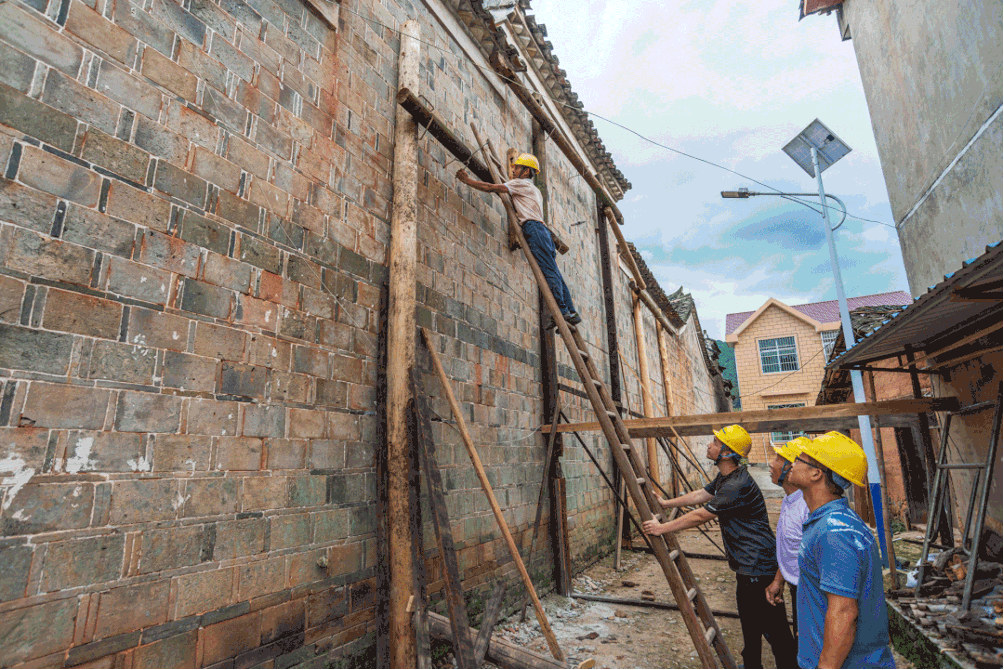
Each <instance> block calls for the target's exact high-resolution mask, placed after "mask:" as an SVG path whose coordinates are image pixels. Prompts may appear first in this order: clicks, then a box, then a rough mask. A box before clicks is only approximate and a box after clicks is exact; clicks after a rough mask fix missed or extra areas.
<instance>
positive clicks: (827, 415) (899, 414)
mask: <svg viewBox="0 0 1004 670" xmlns="http://www.w3.org/2000/svg"><path fill="white" fill-rule="evenodd" d="M958 408H959V401H958V399H956V398H920V399H912V398H911V399H906V400H883V401H880V402H874V403H869V402H864V403H848V404H845V405H811V406H809V407H790V408H787V409H769V410H754V411H749V412H722V413H718V414H693V415H687V416H671V417H661V418H657V419H630V420H627V421H625V422H624V425H625V426H627V429H628V431H629V433H630V435H631V437H632V438H637V437H669V436H671V435H674V434H676V435H681V436H683V435H687V436H691V435H710V434H711V431H712V430H718V429H721V428H723V427H724V426H727V425H730V424H733V423H738V424H740V425H741V426H742V427H743V428H745V429H746V430H747V431H748V432H750V433H772V432H782V431H790V430H804V431H806V432H810V433H817V432H827V431H830V430H847V429H850V428H857V427H858V420H857V417H858V415H861V414H867V415H869V416H872V417H875V418H876V419H877V420H878V423H879V424H880V425H882V426H886V427H889V426H892V427H899V426H909V425H913V424H914V423H915V421H916V415H917V414H918V413H926V412H947V411H955V410H957V409H958ZM541 430H542V431H543V432H544V433H549V432H550V430H551V427H550V426H547V425H545V426H542V427H541ZM556 430H558V431H560V432H562V433H569V432H577V433H584V432H593V431H597V430H600V424H599V423H598V422H595V421H590V422H584V423H563V424H559V425H558V427H557V428H556ZM674 431H675V432H674Z"/></svg>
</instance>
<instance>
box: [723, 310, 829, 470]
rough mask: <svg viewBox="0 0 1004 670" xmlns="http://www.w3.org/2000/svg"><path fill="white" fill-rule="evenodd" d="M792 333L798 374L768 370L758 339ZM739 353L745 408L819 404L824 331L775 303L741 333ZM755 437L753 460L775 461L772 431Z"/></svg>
mask: <svg viewBox="0 0 1004 670" xmlns="http://www.w3.org/2000/svg"><path fill="white" fill-rule="evenodd" d="M790 336H794V337H795V346H796V348H797V349H798V364H799V369H798V370H797V371H795V372H794V373H792V372H775V373H764V372H763V371H762V369H761V366H760V350H759V347H758V345H757V341H758V340H761V339H765V338H773V337H790ZM735 352H736V369H737V372H738V376H739V391H740V393H741V395H742V405H743V410H744V411H754V410H758V409H767V407H768V406H769V405H787V404H795V403H804V404H805V405H807V406H808V405H815V404H816V395H817V394H818V393H819V386H820V384H821V383H822V381H823V370H824V367H825V364H826V361H825V360H824V357H823V353H822V352H823V342H822V339H821V337H820V334H819V333H817V332H816V329H815V328H814V327H813V326H812V325H810V324H809V323H807V322H806V321H804V320H802V319H799V318H797V317H795V316H792V315H791V314H789V313H788V312H786V311H785V310H783V309H781V308H780V307H776V306H773V305H772V306H770V307H768V308H767V309H766V310H764V311H763V313H762V314H760V316H759V317H757V319H756V321H754V322H753V323H751V324H750V325H749V326H747V328H746V329H745V330H743V332H742V333H740V334H739V341H738V342H737V343H736V345H735ZM752 438H753V447H752V449H751V450H750V454H749V460H750V462H761V463H769V462H770V461H771V460H773V458H774V451H773V449H771V443H770V434H769V433H763V434H755V435H752Z"/></svg>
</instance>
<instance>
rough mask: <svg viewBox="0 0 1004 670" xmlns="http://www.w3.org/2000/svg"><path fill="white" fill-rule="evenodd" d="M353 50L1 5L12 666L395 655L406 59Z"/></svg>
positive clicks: (276, 19) (204, 19) (309, 34)
mask: <svg viewBox="0 0 1004 670" xmlns="http://www.w3.org/2000/svg"><path fill="white" fill-rule="evenodd" d="M343 28H344V29H343V31H342V32H341V34H340V35H336V31H334V30H332V29H331V27H329V26H328V25H326V24H325V23H324V22H322V21H321V20H320V19H319V18H318V17H317V15H315V14H314V13H313V12H312V11H310V10H308V9H307V8H306V6H305V5H304V4H303V3H302V2H297V1H293V0H286V1H284V2H280V3H279V4H276V3H273V2H272V1H271V0H250V2H249V3H248V4H245V3H244V2H241V1H240V0H228V1H226V2H223V3H221V4H214V3H212V2H193V3H190V4H186V5H185V8H183V7H181V6H179V5H178V4H177V3H175V2H172V1H171V0H153V1H152V2H147V3H145V4H133V3H130V2H129V1H128V0H98V1H97V2H96V3H95V2H80V1H79V0H72V1H70V0H65V1H60V0H53V1H52V2H49V3H46V2H45V0H37V1H33V2H29V3H26V4H22V3H19V2H7V3H4V4H3V5H0V40H2V41H3V45H2V47H0V51H2V54H3V63H4V67H3V68H0V80H2V83H0V96H2V100H0V124H2V125H0V164H2V165H3V166H4V179H3V181H2V183H0V221H2V223H0V273H2V279H0V293H2V304H3V309H2V310H0V311H2V315H0V322H2V325H0V369H2V371H0V379H2V382H3V393H2V398H3V400H2V402H0V425H2V426H3V428H2V429H0V435H2V438H0V463H2V465H0V470H2V471H3V472H2V473H0V474H2V475H3V486H2V491H3V509H2V520H3V521H2V524H3V535H4V536H6V539H4V540H2V544H0V554H2V555H3V559H2V560H3V562H4V564H5V566H7V567H5V569H4V571H3V575H2V577H0V585H2V588H0V601H2V602H0V609H2V611H0V639H2V640H3V645H2V649H3V651H2V661H3V663H4V664H17V663H21V662H26V661H30V662H31V663H32V664H46V665H48V664H54V665H61V664H63V663H64V662H65V663H66V664H70V665H76V664H81V663H85V662H90V661H100V662H102V663H105V662H107V663H111V662H114V663H116V664H120V665H153V666H162V665H173V664H181V665H188V666H196V665H210V664H214V663H218V662H221V661H224V660H225V659H228V658H234V657H236V658H237V662H238V663H249V664H252V663H260V662H265V661H266V660H268V659H269V658H273V657H284V658H283V660H282V661H280V662H282V663H286V664H291V663H295V662H297V661H298V660H302V659H303V658H305V657H306V656H307V655H310V656H313V655H314V654H320V653H325V654H328V656H329V657H334V656H338V655H340V654H348V655H351V654H354V653H357V652H358V650H359V648H361V647H366V646H368V645H370V644H371V642H372V638H373V630H374V623H373V588H372V587H373V581H372V578H371V577H372V574H373V568H374V566H375V564H376V561H377V558H378V557H377V556H376V551H375V549H376V547H375V541H374V536H373V530H374V515H373V498H374V494H375V486H374V484H375V478H374V474H373V456H374V448H375V444H374V427H375V417H374V380H375V375H376V367H375V360H376V323H377V313H376V308H377V303H378V296H379V288H378V286H379V284H380V282H381V281H382V280H383V277H384V275H385V271H384V268H383V266H382V265H381V263H383V262H384V260H383V257H384V245H385V241H386V225H385V224H384V223H383V222H382V220H385V219H386V217H387V207H388V198H389V197H390V186H389V180H388V178H387V172H388V159H387V157H386V155H385V154H386V152H387V151H388V142H387V137H388V134H389V128H390V124H389V121H388V119H389V115H390V112H391V111H392V110H393V107H392V105H391V103H390V101H389V90H390V85H389V84H388V83H387V82H386V81H384V82H382V83H381V82H380V81H379V79H380V77H379V76H377V77H376V78H375V79H374V78H373V77H364V76H363V75H362V72H363V70H364V68H363V67H362V66H361V63H362V62H363V61H364V60H366V59H370V60H375V59H383V60H384V62H385V63H387V65H388V68H389V73H390V74H391V75H392V74H393V62H394V57H395V56H394V54H395V53H396V48H395V46H394V44H390V45H387V44H381V40H377V39H367V40H366V42H367V43H368V44H367V45H364V44H362V37H361V35H360V33H362V32H363V30H362V28H363V27H362V25H361V22H360V21H357V20H353V19H351V18H349V19H348V20H347V21H346V22H345V25H344V26H343ZM364 46H365V48H363V47H364ZM366 70H367V71H370V72H372V69H371V68H370V67H369V66H367V68H366ZM383 72H384V73H385V74H386V73H387V72H388V70H387V69H385V70H384V71H383ZM381 152H383V153H381ZM322 279H323V282H324V284H325V285H326V286H327V287H328V288H329V289H330V291H331V292H333V293H334V295H332V294H331V293H329V292H328V291H325V290H322V287H321V282H322ZM39 631H45V634H39ZM67 650H69V651H68V652H67ZM290 654H291V655H290ZM284 655H285V656H284ZM113 656H114V660H113ZM101 659H104V660H101Z"/></svg>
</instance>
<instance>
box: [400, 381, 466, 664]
mask: <svg viewBox="0 0 1004 670" xmlns="http://www.w3.org/2000/svg"><path fill="white" fill-rule="evenodd" d="M417 388H418V387H417V385H416V389H417ZM429 413H430V412H429V408H428V399H427V398H418V397H416V398H415V438H416V439H415V441H416V442H417V445H416V446H417V447H418V449H419V450H420V451H421V453H422V455H423V457H424V458H423V459H422V460H423V461H424V465H425V483H426V488H427V491H428V494H429V509H430V510H431V511H432V523H433V527H434V528H435V531H436V543H437V545H438V546H439V560H440V561H442V563H443V587H444V591H445V592H446V604H447V607H448V608H449V612H450V621H452V622H453V653H454V656H455V657H456V659H457V664H458V665H459V666H460V667H471V668H473V667H478V664H477V663H475V662H474V642H473V640H472V639H471V637H470V635H469V626H470V623H469V619H468V618H467V604H466V603H465V602H464V588H463V586H462V585H461V582H460V566H459V564H458V563H457V550H456V545H455V544H454V542H453V528H452V527H451V526H450V516H449V513H448V512H447V510H446V494H445V493H444V491H443V477H442V474H441V473H440V471H439V461H438V460H437V459H436V445H435V443H434V442H433V441H432V423H431V422H430V420H429Z"/></svg>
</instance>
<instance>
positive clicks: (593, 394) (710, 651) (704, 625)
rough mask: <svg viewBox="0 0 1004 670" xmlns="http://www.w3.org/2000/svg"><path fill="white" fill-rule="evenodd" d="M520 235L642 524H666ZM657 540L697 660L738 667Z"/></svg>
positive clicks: (699, 597)
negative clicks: (654, 521)
mask: <svg viewBox="0 0 1004 670" xmlns="http://www.w3.org/2000/svg"><path fill="white" fill-rule="evenodd" d="M503 200H504V199H503ZM515 234H516V237H517V239H518V241H519V245H520V247H521V248H522V249H523V253H524V254H525V255H526V260H527V262H528V263H529V264H530V269H531V270H532V271H533V276H534V278H535V279H536V280H537V284H538V285H539V286H540V292H541V294H543V296H544V302H545V303H546V304H547V308H548V310H549V311H550V312H551V316H552V317H553V318H554V322H555V324H556V325H557V328H558V332H559V333H561V339H562V340H564V342H565V346H566V347H567V348H568V353H569V354H570V355H571V357H572V362H573V363H574V364H575V371H576V372H578V374H579V379H581V380H582V384H583V386H585V390H586V394H587V395H588V396H589V402H590V403H592V405H593V410H594V411H595V412H596V417H597V418H598V419H599V422H600V426H602V428H603V434H604V435H605V436H606V438H607V441H608V442H609V443H610V448H611V450H612V451H613V454H614V458H615V459H616V460H617V466H618V467H619V468H620V470H621V473H622V475H623V477H624V480H625V484H626V485H627V490H628V492H629V493H630V494H631V499H632V500H633V501H634V504H635V506H636V507H637V508H638V515H639V517H640V518H642V519H650V518H653V517H656V518H658V519H659V520H660V521H662V520H663V517H662V515H661V514H658V515H656V514H654V513H653V511H652V510H655V509H659V504H658V502H657V501H656V495H655V492H654V491H653V490H652V483H651V482H650V481H649V480H648V479H647V478H646V477H644V476H641V475H640V474H639V473H641V474H644V472H645V470H644V467H643V465H642V463H641V460H640V456H639V455H638V452H637V450H635V449H633V448H632V447H631V436H630V434H629V433H628V430H627V427H626V426H625V425H624V422H623V421H622V420H621V417H620V414H618V413H617V408H616V407H615V405H614V401H613V398H611V396H610V392H609V390H608V389H607V386H606V384H605V383H603V381H601V377H600V375H599V372H598V370H597V369H596V365H595V364H594V363H593V361H592V358H591V357H590V355H589V354H588V352H587V350H586V344H585V343H584V342H583V340H582V336H581V335H579V331H578V329H576V328H575V327H573V326H569V325H568V324H567V323H566V322H565V320H564V319H563V318H562V316H561V311H560V310H559V309H558V303H557V302H555V300H554V296H553V295H552V294H551V290H550V289H549V288H548V286H547V281H546V280H545V279H544V275H543V273H541V271H540V266H538V265H537V260H536V259H535V258H534V257H533V254H532V253H531V252H530V247H529V246H528V245H527V242H526V238H524V237H523V233H522V231H520V230H518V229H517V230H516V231H515ZM651 540H652V548H653V550H654V552H655V557H656V560H658V561H659V565H661V566H662V571H663V573H665V575H666V580H667V581H668V582H669V586H670V589H672V591H673V597H674V598H676V603H677V605H679V607H680V613H681V614H682V616H683V621H684V623H686V624H687V631H688V632H689V633H690V637H691V639H693V641H694V646H695V647H696V648H697V654H698V656H699V657H700V659H701V663H702V664H703V665H704V667H706V668H713V667H716V666H717V665H719V664H720V665H721V666H722V667H723V668H734V667H736V663H735V660H734V659H733V657H732V653H731V652H730V651H729V647H728V645H727V644H726V643H725V639H724V638H723V637H722V631H721V629H720V628H719V627H718V622H717V621H715V617H714V615H712V613H711V608H710V607H709V606H708V603H707V601H706V600H705V599H704V594H703V593H702V592H701V589H700V588H699V587H698V585H697V580H696V579H694V573H693V572H691V570H690V565H689V564H688V563H687V559H686V557H685V556H684V555H683V551H681V550H680V546H679V544H678V543H677V541H676V538H675V537H674V536H672V535H669V536H667V535H662V536H658V537H652V538H651Z"/></svg>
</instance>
